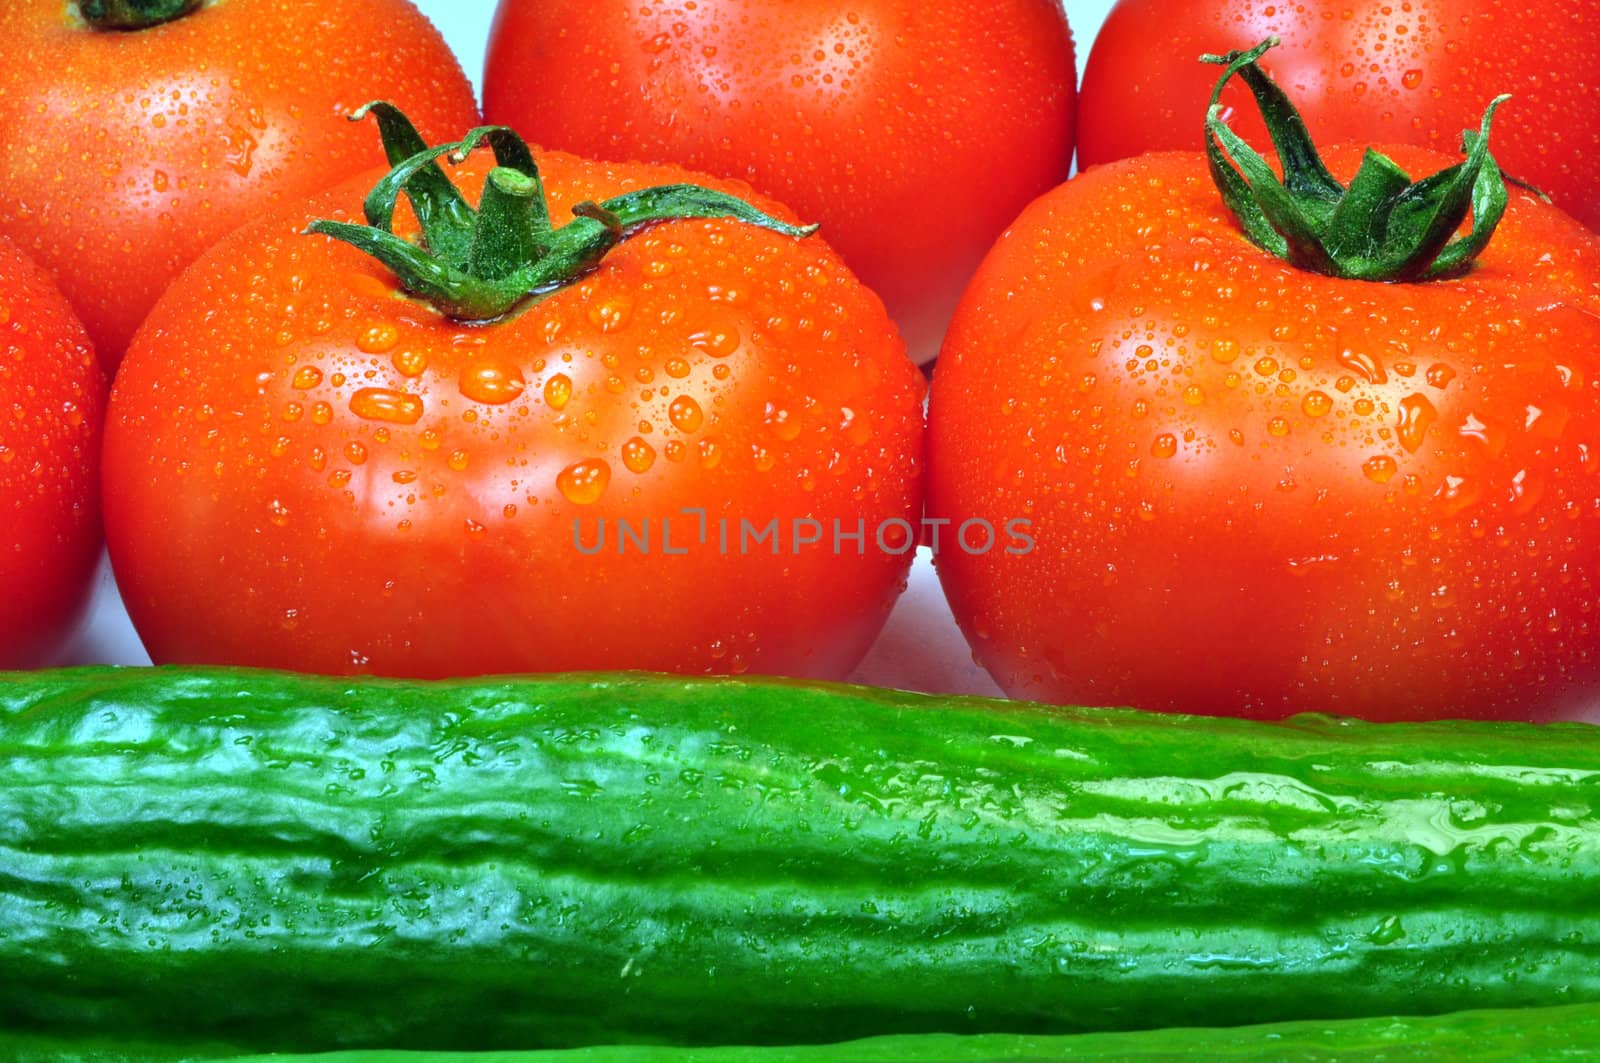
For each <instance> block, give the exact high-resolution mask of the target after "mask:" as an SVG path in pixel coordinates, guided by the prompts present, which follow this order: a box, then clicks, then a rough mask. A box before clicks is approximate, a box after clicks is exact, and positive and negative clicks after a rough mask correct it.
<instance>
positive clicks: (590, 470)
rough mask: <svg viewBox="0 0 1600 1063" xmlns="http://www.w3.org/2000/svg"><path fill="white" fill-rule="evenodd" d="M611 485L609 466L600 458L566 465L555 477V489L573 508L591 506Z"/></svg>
mask: <svg viewBox="0 0 1600 1063" xmlns="http://www.w3.org/2000/svg"><path fill="white" fill-rule="evenodd" d="M610 483H611V466H610V465H608V464H607V463H606V462H605V461H604V460H602V459H600V458H591V459H589V460H587V461H580V462H578V463H576V464H574V465H568V466H567V467H566V468H565V469H562V470H561V472H560V473H558V474H557V475H556V487H557V488H559V489H560V491H561V495H562V497H563V498H565V499H566V500H567V501H568V502H571V503H572V504H573V505H575V506H592V505H594V504H595V503H596V502H598V501H600V499H601V497H602V496H603V495H604V494H605V493H606V487H607V486H609V485H610Z"/></svg>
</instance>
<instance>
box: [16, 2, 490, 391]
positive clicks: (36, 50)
mask: <svg viewBox="0 0 1600 1063" xmlns="http://www.w3.org/2000/svg"><path fill="white" fill-rule="evenodd" d="M108 6H113V7H115V6H118V5H116V4H111V5H108ZM76 12H77V5H76V4H64V3H62V2H61V0H6V2H5V3H4V4H0V42H4V43H3V44H0V55H4V56H5V57H6V59H7V61H6V62H0V144H4V145H5V147H4V149H0V233H5V234H6V235H8V236H10V237H11V238H12V239H14V240H16V241H17V243H18V244H19V245H21V246H22V247H23V249H24V250H25V251H27V252H28V253H29V254H30V255H31V256H32V257H33V258H34V259H35V260H36V261H38V262H39V263H40V264H41V265H43V266H44V267H45V268H46V269H48V270H49V271H50V272H51V273H52V274H53V275H54V276H55V279H56V281H57V283H58V284H59V285H60V286H61V288H62V290H63V291H64V292H66V294H67V297H68V298H69V299H70V300H71V301H72V305H73V306H74V307H75V308H76V309H77V311H78V314H79V316H80V317H81V318H82V319H83V322H84V324H85V325H86V326H87V327H88V329H89V334H90V336H91V337H92V338H93V340H94V343H95V346H96V348H97V349H98V350H99V352H100V358H101V360H102V362H103V363H104V364H105V365H106V366H107V367H108V368H114V367H115V366H116V364H117V362H118V361H119V360H120V359H121V357H122V352H123V351H124V349H126V347H127V344H128V339H129V338H130V337H131V336H132V335H133V332H134V330H135V329H136V328H137V327H138V325H139V322H140V321H141V320H143V319H144V316H145V314H146V313H147V312H148V311H149V309H150V307H151V306H153V305H154V304H155V301H156V298H157V297H158V296H159V295H160V294H161V292H162V290H163V289H164V288H165V287H166V286H167V285H168V284H169V283H170V282H171V281H172V279H173V278H174V277H176V276H177V275H178V274H179V273H180V272H181V271H182V270H183V268H184V267H185V266H187V265H188V264H189V263H191V262H193V261H194V260H195V259H196V258H197V257H199V255H200V253H201V252H202V251H204V250H205V249H206V248H207V247H210V246H211V245H212V244H213V243H215V242H216V241H217V239H218V238H220V237H221V236H223V235H225V234H226V233H228V232H230V231H232V230H233V229H235V228H237V227H238V226H239V225H241V224H243V223H244V222H245V221H246V220H248V219H249V218H251V217H252V216H253V215H254V214H255V213H256V212H258V211H259V210H260V209H261V207H262V205H263V204H265V203H278V202H283V203H295V202H298V201H300V200H303V199H305V198H306V197H308V196H310V195H312V194H314V193H316V192H320V191H323V190H325V189H327V188H329V187H330V186H332V185H334V184H337V183H339V182H340V181H343V180H345V179H347V178H349V177H351V176H353V175H355V174H358V173H361V172H363V171H365V170H368V169H371V168H372V167H373V166H376V165H379V164H381V163H382V162H383V154H382V152H381V151H380V150H378V149H377V148H376V146H375V145H374V144H373V142H372V140H371V138H370V137H369V136H367V135H365V134H364V132H363V130H361V129H360V128H357V127H353V126H352V125H351V124H350V123H349V122H348V121H347V120H346V116H347V115H348V114H349V112H351V111H352V110H354V109H355V108H356V107H359V106H360V105H361V104H363V103H366V102H367V101H368V100H369V99H373V98H375V97H383V98H387V99H390V100H393V101H395V102H396V103H398V104H401V105H403V106H406V107H407V108H408V109H410V110H411V111H412V113H413V115H414V117H415V118H416V119H417V121H418V123H419V124H420V125H421V126H422V128H423V130H424V131H425V132H427V133H431V134H434V135H438V136H444V135H446V134H459V133H461V132H465V130H466V129H467V128H468V127H470V126H471V125H473V124H474V123H475V121H476V118H477V108H476V105H475V104H474V102H473V97H472V88H471V86H470V85H469V84H468V82H467V80H466V78H465V77H464V76H463V75H462V73H461V68H460V65H459V64H458V63H457V62H456V60H455V59H454V57H453V56H452V55H451V53H450V51H449V49H448V48H447V47H446V46H445V44H444V41H443V40H442V39H441V38H440V37H439V35H438V33H437V32H435V30H434V29H433V27H432V25H431V24H430V23H429V22H428V20H427V19H426V18H424V17H423V16H422V15H421V14H420V13H419V12H418V11H417V10H416V9H415V8H414V7H413V6H412V5H411V4H410V3H409V2H408V0H228V2H227V3H217V4H207V5H204V6H202V7H200V9H199V10H197V11H194V12H193V13H192V14H189V15H187V16H183V17H180V18H178V19H176V20H175V21H172V22H167V23H164V24H161V25H156V26H153V27H150V28H147V29H142V30H108V29H94V28H91V27H90V26H88V25H87V24H86V23H85V22H84V21H83V20H82V19H81V18H80V17H78V15H77V14H76Z"/></svg>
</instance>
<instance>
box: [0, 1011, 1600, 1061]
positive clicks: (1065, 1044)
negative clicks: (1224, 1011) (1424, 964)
mask: <svg viewBox="0 0 1600 1063" xmlns="http://www.w3.org/2000/svg"><path fill="white" fill-rule="evenodd" d="M1596 1045H1600V1005H1595V1004H1579V1005H1572V1006H1568V1007H1555V1008H1524V1009H1520V1010H1514V1011H1476V1012H1462V1013H1458V1014H1453V1015H1441V1016H1435V1017H1432V1018H1381V1019H1344V1020H1341V1021H1337V1022H1291V1023H1278V1024H1274V1025H1268V1026H1245V1027H1238V1028H1234V1029H1175V1030H1145V1031H1140V1032H1136V1033H1089V1034H1071V1035H1067V1036H1055V1037H1044V1036H1040V1037H1029V1036H1018V1035H1015V1034H980V1035H972V1036H961V1035H954V1034H910V1035H902V1036H897V1037H876V1038H872V1039H870V1040H864V1041H851V1042H847V1043H844V1044H834V1045H804V1046H792V1047H776V1048H748V1047H721V1048H674V1047H667V1046H661V1045H656V1046H616V1047H612V1046H602V1047H595V1048H576V1049H569V1050H561V1049H555V1050H551V1051H533V1052H460V1053H458V1052H398V1051H382V1050H377V1051H353V1052H339V1053H334V1054H328V1055H316V1056H250V1057H247V1058H228V1059H226V1060H219V1059H218V1057H217V1056H215V1055H212V1054H206V1053H199V1054H183V1053H176V1054H175V1053H174V1052H172V1051H168V1052H165V1053H162V1052H159V1051H157V1050H155V1049H153V1048H149V1047H147V1048H145V1049H142V1050H141V1049H138V1048H133V1049H131V1050H130V1049H129V1048H128V1046H108V1045H102V1046H100V1047H99V1049H95V1048H93V1047H90V1046H86V1045H84V1044H83V1043H74V1042H71V1041H58V1042H54V1043H47V1042H43V1041H34V1042H32V1043H31V1044H26V1043H23V1042H21V1041H18V1040H15V1039H8V1038H6V1037H5V1036H4V1035H3V1034H0V1059H5V1060H7V1061H9V1063H211V1061H214V1060H215V1061H217V1063H1046V1061H1055V1060H1065V1061H1073V1063H1192V1061H1194V1060H1207V1061H1209V1063H1283V1061H1285V1060H1293V1061H1295V1063H1407V1061H1415V1063H1435V1061H1437V1060H1453V1061H1458V1063H1466V1061H1473V1063H1555V1061H1564V1060H1580V1059H1593V1058H1594V1052H1595V1046H1596ZM100 1053H104V1054H100Z"/></svg>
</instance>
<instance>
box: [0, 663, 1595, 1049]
mask: <svg viewBox="0 0 1600 1063" xmlns="http://www.w3.org/2000/svg"><path fill="white" fill-rule="evenodd" d="M0 781H3V785H0V1028H8V1029H12V1030H34V1031H39V1032H43V1033H55V1034H68V1033H71V1034H78V1033H83V1032H87V1031H93V1032H97V1033H101V1034H105V1035H109V1036H145V1037H179V1038H186V1039H191V1040H203V1039H217V1040H225V1041H227V1042H229V1043H231V1044H239V1045H240V1046H241V1047H243V1048H247V1049H250V1050H261V1051H267V1050H275V1051H294V1050H326V1049H331V1048H340V1047H350V1048H355V1047H395V1048H430V1049H445V1048H472V1049H485V1048H496V1047H506V1048H526V1047H528V1046H539V1047H561V1046H572V1045H583V1044H615V1043H622V1042H676V1043H724V1044H738V1043H755V1044H782V1043H799V1042H812V1041H837V1040H841V1039H848V1038H853V1037H858V1036H871V1035H878V1034H892V1033H916V1032H936V1031H937V1032H951V1033H978V1032H986V1031H1000V1030H1005V1031H1012V1032H1026V1033H1034V1032H1038V1033H1051V1032H1070V1031H1074V1030H1092V1029H1116V1028H1136V1027H1140V1026H1152V1025H1154V1026H1178V1025H1240V1024H1245V1023H1251V1022H1270V1021H1274V1020H1280V1019H1289V1018H1307V1017H1317V1018H1327V1019H1331V1018H1339V1017H1344V1016H1358V1015H1382V1014H1385V1013H1388V1012H1391V1011H1393V1010H1395V1009H1396V1008H1399V1007H1403V1008H1404V1009H1405V1010H1408V1011H1413V1012H1416V1013H1422V1014H1427V1013H1443V1012H1449V1011H1457V1010H1465V1009H1469V1008H1488V1007H1523V1006H1530V1005H1548V1004H1560V1003H1578V1002H1593V1001H1600V962H1597V961H1600V955H1597V953H1600V818H1597V817H1600V812H1597V810H1596V807H1595V800H1596V798H1597V797H1600V728H1594V727H1590V726H1587V725H1582V724H1570V725H1552V726H1546V727H1539V728H1535V727H1532V726H1528V725H1517V724H1464V723H1463V724H1418V725H1387V726H1380V725H1370V724H1359V723H1354V722H1351V721H1342V720H1331V719H1326V718H1316V717H1307V718H1300V719H1297V720H1294V721H1290V722H1289V723H1287V724H1282V725H1268V724H1260V723H1252V722H1246V721H1237V720H1214V719H1204V720H1200V719H1192V718H1182V717H1172V716H1155V715H1145V714H1139V713H1132V712H1127V711H1113V710H1071V709H1045V708H1042V707H1037V706H1019V705H1017V704H1015V703H1007V702H991V701H983V700H978V699H953V698H928V697H922V696H917V695H909V694H900V693H895V692H889V691H880V690H870V689H859V688H845V687H836V686H825V685H819V684H801V683H793V682H785V681H748V682H747V681H735V680H687V679H668V678H658V677H648V676H608V677H543V678H532V679H505V680H473V681H461V682H449V683H416V682H398V681H377V680H340V679H326V678H314V677H306V676H293V675H282V674H275V673H251V672H238V671H225V670H212V671H200V670H166V669H128V670H115V669H83V670H72V671H61V672H53V673H27V674H19V675H12V676H0Z"/></svg>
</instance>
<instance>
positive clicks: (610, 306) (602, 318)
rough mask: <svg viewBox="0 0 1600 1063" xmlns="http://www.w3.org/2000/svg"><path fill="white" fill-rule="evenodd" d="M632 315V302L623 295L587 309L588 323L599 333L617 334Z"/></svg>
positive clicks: (615, 296)
mask: <svg viewBox="0 0 1600 1063" xmlns="http://www.w3.org/2000/svg"><path fill="white" fill-rule="evenodd" d="M632 314H633V300H632V299H629V298H628V297H627V296H625V295H614V296H612V297H611V298H609V299H606V300H605V301H603V302H601V303H598V304H597V305H595V306H591V307H590V308H589V323H590V324H592V325H595V326H597V327H598V328H599V329H600V331H601V332H604V333H612V332H617V331H619V330H620V329H622V328H623V327H624V326H626V325H627V324H628V319H629V318H630V317H631V316H632Z"/></svg>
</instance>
